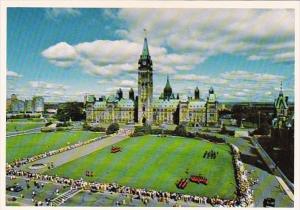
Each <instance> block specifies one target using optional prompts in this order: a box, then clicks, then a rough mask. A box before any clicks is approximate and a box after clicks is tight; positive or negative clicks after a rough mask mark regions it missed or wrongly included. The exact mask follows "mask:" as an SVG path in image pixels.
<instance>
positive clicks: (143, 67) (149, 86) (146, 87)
mask: <svg viewBox="0 0 300 210" xmlns="http://www.w3.org/2000/svg"><path fill="white" fill-rule="evenodd" d="M138 65H139V67H138V122H139V123H149V124H151V123H152V106H151V104H152V97H153V69H152V60H151V56H150V54H149V49H148V43H147V38H146V37H145V39H144V47H143V51H142V54H141V56H140V59H139V62H138Z"/></svg>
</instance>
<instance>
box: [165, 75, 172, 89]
mask: <svg viewBox="0 0 300 210" xmlns="http://www.w3.org/2000/svg"><path fill="white" fill-rule="evenodd" d="M165 89H172V88H171V85H170V81H169V76H168V77H167V83H166V86H165Z"/></svg>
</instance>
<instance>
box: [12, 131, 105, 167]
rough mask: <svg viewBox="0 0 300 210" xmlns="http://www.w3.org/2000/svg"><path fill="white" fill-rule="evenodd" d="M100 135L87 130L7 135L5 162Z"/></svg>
mask: <svg viewBox="0 0 300 210" xmlns="http://www.w3.org/2000/svg"><path fill="white" fill-rule="evenodd" d="M100 135H103V134H101V133H95V132H89V131H76V132H63V131H59V132H51V133H37V134H26V135H19V136H14V137H8V138H7V140H6V162H11V161H13V160H15V159H18V158H24V157H31V156H33V155H35V154H40V153H43V152H46V151H50V150H54V149H58V148H61V147H63V146H66V145H68V144H74V143H76V142H78V141H86V140H89V139H92V138H95V137H97V136H100Z"/></svg>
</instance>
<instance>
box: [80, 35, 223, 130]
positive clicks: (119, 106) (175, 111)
mask: <svg viewBox="0 0 300 210" xmlns="http://www.w3.org/2000/svg"><path fill="white" fill-rule="evenodd" d="M138 65H139V67H138V95H137V96H136V97H135V96H134V91H133V89H132V88H131V89H130V91H129V97H128V98H124V97H123V91H122V90H121V89H119V90H118V91H117V92H116V95H113V96H108V97H105V96H103V97H101V98H99V99H96V97H95V96H94V95H88V96H85V99H84V102H85V109H86V120H87V122H90V123H99V124H100V126H101V123H112V122H117V123H139V124H144V123H147V124H153V125H161V124H179V123H187V124H189V125H191V126H207V125H216V124H217V123H218V102H217V98H216V94H215V93H214V89H213V88H212V87H211V88H210V89H209V90H208V96H207V98H206V100H202V99H200V91H199V89H198V87H196V88H195V91H194V97H187V96H182V97H179V94H177V95H176V97H175V95H174V93H173V91H172V87H171V84H170V81H169V77H168V78H167V81H166V85H165V88H164V90H163V92H162V93H161V95H160V97H159V98H153V64H152V59H151V56H150V53H149V48H148V43H147V38H145V39H144V46H143V51H142V54H141V55H140V58H139V61H138Z"/></svg>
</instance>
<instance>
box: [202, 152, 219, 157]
mask: <svg viewBox="0 0 300 210" xmlns="http://www.w3.org/2000/svg"><path fill="white" fill-rule="evenodd" d="M218 154H219V152H215V151H213V150H210V151H205V152H204V154H203V158H206V159H216V157H217V155H218Z"/></svg>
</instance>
